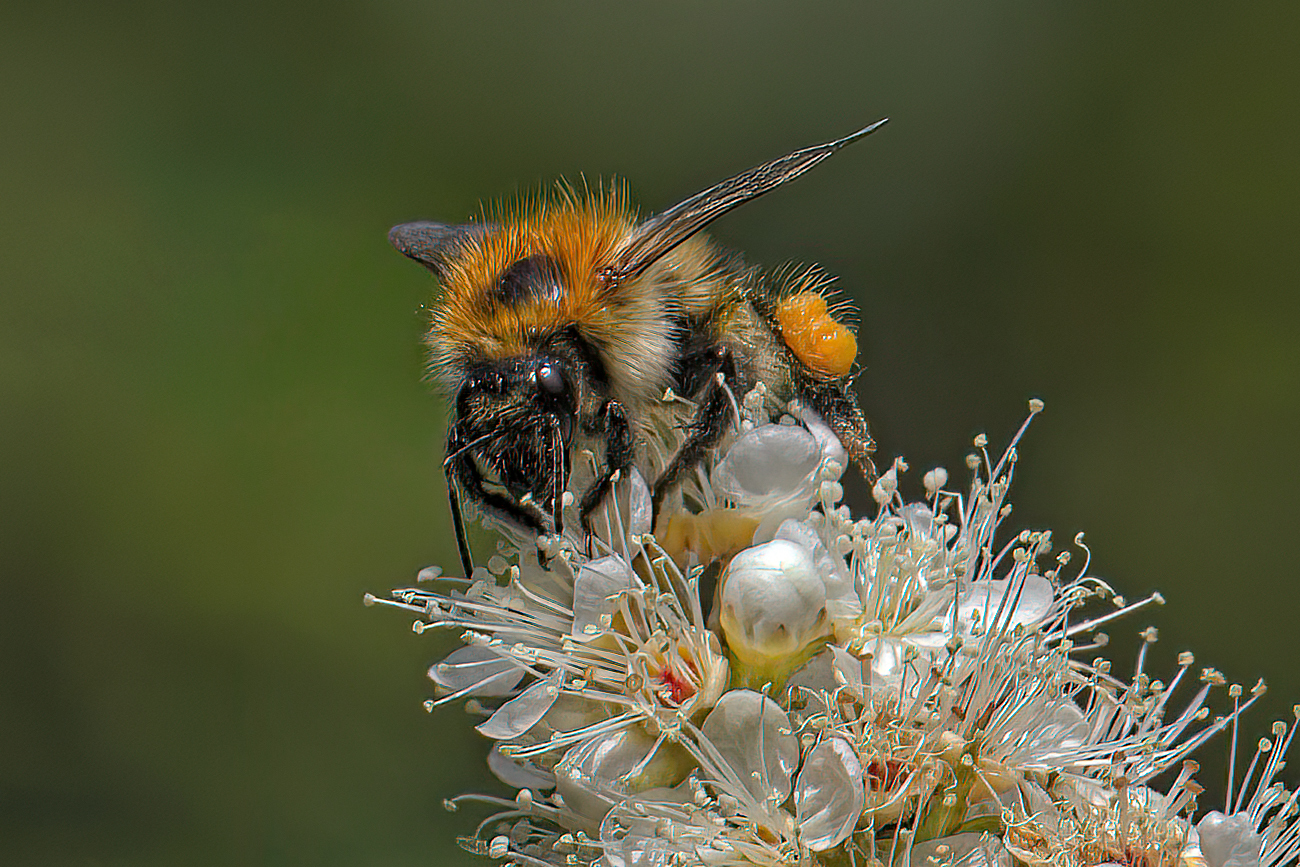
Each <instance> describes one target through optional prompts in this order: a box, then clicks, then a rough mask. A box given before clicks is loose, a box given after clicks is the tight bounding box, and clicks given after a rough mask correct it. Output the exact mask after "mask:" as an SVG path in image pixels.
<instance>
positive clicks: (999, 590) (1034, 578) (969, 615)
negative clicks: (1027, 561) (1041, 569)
mask: <svg viewBox="0 0 1300 867" xmlns="http://www.w3.org/2000/svg"><path fill="white" fill-rule="evenodd" d="M1012 585H1013V582H1012V581H1011V580H1009V579H1001V580H997V581H975V582H972V583H971V586H970V587H969V588H968V589H967V590H966V592H965V593H963V594H962V595H961V597H960V598H959V599H958V600H957V617H958V622H959V623H960V624H961V626H962V629H963V631H964V630H967V629H969V628H970V625H971V624H972V623H973V622H974V620H973V618H974V617H975V616H976V614H977V613H978V616H979V622H980V624H981V625H983V626H985V627H987V626H988V625H989V622H990V621H991V620H992V619H993V618H994V617H997V616H998V607H999V606H1000V605H1001V604H1002V599H1003V597H1004V596H1006V595H1007V593H1009V592H1011V590H1012V589H1013V586H1012ZM1052 593H1053V591H1052V584H1051V582H1050V581H1048V580H1047V579H1046V578H1044V577H1043V576H1042V575H1027V576H1025V584H1024V588H1023V589H1022V590H1021V591H1020V598H1019V599H1018V600H1015V602H1016V605H1015V608H1014V609H1013V610H1011V611H1009V612H1008V611H1007V610H1006V609H1003V611H1002V619H1001V620H1000V621H998V625H999V626H1000V627H1002V628H1007V629H1011V628H1014V627H1016V626H1036V625H1037V624H1038V623H1040V622H1041V621H1042V619H1043V618H1044V617H1046V616H1047V612H1048V611H1050V610H1051V608H1052ZM1011 602H1012V600H1008V601H1007V607H1008V608H1010V606H1011Z"/></svg>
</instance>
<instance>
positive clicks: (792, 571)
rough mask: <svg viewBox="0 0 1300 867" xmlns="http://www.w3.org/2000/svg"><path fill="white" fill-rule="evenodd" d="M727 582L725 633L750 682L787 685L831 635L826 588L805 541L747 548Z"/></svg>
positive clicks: (724, 586) (729, 571) (739, 671)
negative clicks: (803, 543) (789, 678)
mask: <svg viewBox="0 0 1300 867" xmlns="http://www.w3.org/2000/svg"><path fill="white" fill-rule="evenodd" d="M722 581H723V583H722V596H721V603H722V605H721V615H720V622H721V626H722V634H723V635H724V636H725V637H726V639H727V645H728V649H729V650H730V651H731V654H732V656H733V657H734V659H735V660H736V662H737V665H736V667H735V671H736V674H737V675H738V676H739V677H740V679H741V680H742V681H743V682H745V683H748V684H751V685H754V686H758V687H761V686H762V685H763V683H766V682H771V683H773V684H774V685H777V684H779V683H783V682H784V681H785V678H786V677H787V676H788V675H789V674H790V672H792V671H794V669H795V668H797V667H798V666H799V665H802V664H803V663H804V662H806V661H807V660H808V658H809V657H810V656H811V655H812V653H813V652H815V651H816V650H817V649H818V648H820V647H821V645H822V643H823V642H824V640H825V638H826V637H827V636H828V635H829V634H830V621H829V618H828V617H827V615H826V587H825V584H824V583H823V581H822V578H821V576H819V575H818V573H817V566H816V562H815V561H814V560H813V556H812V554H811V553H810V552H809V551H808V550H807V549H806V548H804V547H803V546H802V545H797V544H795V543H794V542H790V541H786V540H784V539H777V540H775V541H772V542H767V543H766V544H763V545H756V546H754V547H753V548H747V549H746V550H744V551H741V552H740V553H739V554H737V555H736V556H735V557H734V558H732V560H731V563H730V565H728V566H727V571H726V574H725V575H724V576H723V579H722Z"/></svg>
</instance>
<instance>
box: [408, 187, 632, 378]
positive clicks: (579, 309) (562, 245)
mask: <svg viewBox="0 0 1300 867" xmlns="http://www.w3.org/2000/svg"><path fill="white" fill-rule="evenodd" d="M633 221H634V217H633V214H632V212H631V210H630V208H629V207H628V206H627V203H626V197H625V196H624V195H623V193H622V192H621V191H619V190H617V189H615V190H612V191H610V192H608V193H605V194H594V195H590V196H586V197H583V198H579V197H578V196H577V195H576V194H574V193H571V192H565V193H564V194H562V195H560V196H558V197H557V198H555V199H537V200H534V201H531V202H526V203H524V204H523V205H522V206H520V207H518V208H517V209H515V210H514V211H512V212H509V213H505V214H503V215H501V219H500V221H499V224H498V227H497V228H496V229H495V230H494V231H490V232H488V233H486V234H485V235H484V236H483V237H481V238H479V239H476V240H474V241H471V242H469V243H468V244H467V245H466V247H465V248H464V250H463V251H462V254H461V255H460V256H459V257H457V258H455V259H453V261H451V262H450V263H449V264H448V267H447V269H446V272H445V274H444V275H443V279H442V284H443V303H442V304H441V305H440V307H439V309H438V311H437V313H435V316H434V320H433V322H432V324H431V328H430V334H429V342H430V343H431V344H433V345H434V346H435V348H436V349H437V351H438V352H439V353H440V354H442V355H445V356H448V357H447V358H437V359H435V363H438V362H440V361H449V360H450V356H454V355H457V354H461V353H465V354H470V353H475V352H482V353H486V354H487V356H488V357H489V358H506V357H510V356H513V355H519V354H521V353H524V352H526V351H527V350H528V348H529V347H530V346H531V345H536V343H537V342H538V341H539V340H540V339H542V338H544V337H545V336H547V335H549V334H553V333H555V332H556V331H559V330H561V329H563V328H565V327H566V326H568V325H571V324H580V323H583V322H587V321H590V320H592V319H593V318H601V317H603V316H604V315H606V314H607V312H609V311H607V310H606V308H608V307H610V306H613V307H617V305H618V299H617V298H616V297H615V298H611V297H609V290H608V289H607V287H606V286H605V285H603V284H602V283H601V281H600V280H599V278H598V276H597V272H598V271H599V269H600V267H601V266H602V265H603V263H604V262H606V261H608V260H609V258H610V257H611V254H612V253H613V252H614V251H615V250H616V249H617V248H618V246H619V245H620V244H621V243H622V242H623V241H624V239H625V238H626V237H627V235H628V233H629V232H630V231H631V228H632V226H633ZM538 254H542V255H545V256H548V257H549V258H550V259H551V260H553V261H554V262H555V263H556V264H557V265H558V266H559V268H560V272H561V276H562V279H563V281H564V291H563V292H561V293H560V295H559V297H558V298H556V299H554V300H552V299H529V300H528V301H526V302H525V303H523V304H518V305H506V304H498V303H495V302H494V301H493V299H492V297H491V293H492V291H493V289H494V287H495V286H496V283H497V281H498V280H499V279H500V277H501V274H502V273H503V272H504V271H505V270H506V269H507V268H508V267H509V266H510V265H511V264H512V263H514V262H517V261H519V260H520V259H523V258H526V257H528V256H533V255H538Z"/></svg>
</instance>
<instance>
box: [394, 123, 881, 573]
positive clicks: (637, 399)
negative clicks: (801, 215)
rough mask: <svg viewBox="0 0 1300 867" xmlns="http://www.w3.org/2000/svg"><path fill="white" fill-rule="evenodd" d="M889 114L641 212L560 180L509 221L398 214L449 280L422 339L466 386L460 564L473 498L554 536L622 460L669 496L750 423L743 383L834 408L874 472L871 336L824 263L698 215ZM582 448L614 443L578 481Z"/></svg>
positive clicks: (738, 200)
mask: <svg viewBox="0 0 1300 867" xmlns="http://www.w3.org/2000/svg"><path fill="white" fill-rule="evenodd" d="M885 120H887V118H886V119H885ZM885 120H881V121H878V122H876V123H874V124H871V125H870V126H867V127H865V128H863V129H861V130H858V131H857V132H855V133H853V134H851V135H848V136H845V137H844V138H841V139H838V140H836V141H832V142H828V143H825V144H821V145H816V146H813V147H809V148H804V149H802V150H798V151H795V152H794V153H791V154H788V155H786V156H783V157H781V158H779V159H776V160H772V161H771V162H767V163H764V164H762V165H760V166H756V167H755V168H752V169H749V170H748V171H745V172H742V173H740V174H738V175H735V176H734V177H731V178H728V179H727V180H725V181H722V182H721V183H719V184H716V185H714V186H712V187H709V188H708V189H706V190H704V191H702V192H699V193H697V194H695V195H693V196H691V197H690V198H687V199H685V200H684V201H682V202H679V203H678V204H676V205H674V206H672V207H670V208H668V209H667V210H664V211H661V212H660V213H657V214H654V215H653V216H651V217H649V218H648V219H645V220H638V219H637V218H636V215H635V213H634V211H633V209H632V208H631V206H630V204H629V203H628V198H627V195H626V192H625V191H624V189H623V188H621V187H617V186H615V187H612V188H610V189H605V190H601V191H598V192H594V193H593V192H586V193H583V194H580V193H577V192H574V191H573V190H571V189H569V188H562V189H561V192H560V193H559V194H557V195H555V196H552V197H548V198H538V199H536V200H533V201H529V202H525V203H524V204H522V205H519V206H516V207H515V208H513V209H507V210H505V211H503V212H502V214H501V216H500V219H498V220H488V219H484V220H482V221H479V222H471V223H466V224H459V225H452V224H444V223H433V222H416V223H404V224H402V225H399V226H396V227H394V228H393V229H392V231H391V232H390V233H389V241H390V242H391V243H392V245H393V246H394V247H396V248H397V250H398V251H400V252H401V253H403V254H404V255H406V256H408V257H410V258H411V259H414V260H415V261H417V262H419V263H420V264H421V265H423V266H425V267H426V268H428V269H429V270H430V271H432V272H433V274H434V275H435V276H436V277H437V279H438V281H439V283H440V284H441V286H442V297H441V300H440V302H439V303H438V304H436V305H435V306H434V308H433V311H432V316H431V323H430V328H429V331H428V335H427V338H426V341H427V343H428V345H429V347H430V365H429V368H430V373H431V375H432V376H433V377H434V378H435V379H436V380H437V381H439V382H440V383H441V384H442V385H443V386H444V387H445V389H446V390H447V391H448V392H449V393H450V394H451V395H453V400H454V417H453V419H452V420H451V423H450V426H449V431H448V435H447V451H446V460H445V462H444V470H445V472H446V475H447V491H448V498H449V500H450V506H451V513H452V520H453V524H454V527H455V532H456V540H457V546H458V549H459V553H460V558H461V565H462V566H463V567H464V569H465V574H466V575H469V574H470V573H471V572H472V571H473V560H472V557H471V554H470V547H469V543H468V539H467V537H466V532H465V521H464V517H463V514H462V499H465V500H469V501H472V502H473V503H474V504H475V505H477V506H478V507H479V508H480V510H484V511H486V512H487V513H489V514H491V515H494V516H496V517H499V518H504V519H506V520H508V521H510V522H512V523H514V524H515V525H518V526H520V527H522V528H525V529H527V530H530V531H536V532H537V533H538V534H546V533H556V534H559V533H562V532H563V529H564V508H565V505H566V504H568V503H571V502H574V501H575V500H576V503H577V506H578V514H579V515H580V517H581V520H582V522H583V525H584V528H585V527H586V526H587V521H588V517H589V515H590V514H591V513H592V511H593V510H595V509H596V508H597V506H599V505H600V504H601V502H602V500H603V499H604V497H605V496H606V494H608V492H609V491H610V490H611V488H612V486H613V484H614V483H615V482H616V481H617V479H618V478H619V477H620V476H621V475H625V474H626V473H627V472H628V471H629V470H630V469H631V468H633V467H638V468H646V469H648V468H650V467H651V465H652V464H653V465H654V466H655V467H656V468H657V469H659V471H658V472H657V473H656V474H655V477H654V481H653V485H652V491H653V496H652V503H653V511H654V512H655V513H658V511H659V506H660V505H661V504H662V502H663V500H664V498H665V496H667V495H668V494H669V493H670V492H671V491H672V490H673V489H674V487H675V486H677V485H679V484H680V483H681V482H682V480H683V479H684V477H686V476H687V475H688V474H689V473H691V472H692V471H693V470H694V468H695V467H696V466H697V465H699V464H700V462H701V461H702V460H703V459H704V458H705V457H706V456H707V455H708V453H709V452H710V450H711V449H714V448H715V447H717V446H718V444H719V443H720V441H721V440H722V439H723V437H724V436H725V434H726V433H727V431H728V430H730V429H731V427H732V426H733V425H734V424H736V423H737V422H738V419H737V417H736V403H735V397H734V395H735V394H736V393H747V392H748V391H749V390H750V389H751V388H753V387H754V386H755V385H756V384H757V383H760V382H761V383H763V384H764V385H765V386H766V389H767V394H768V399H769V401H770V402H772V405H773V406H776V407H778V408H784V406H785V405H786V404H787V403H788V402H789V401H790V400H794V399H797V400H799V401H801V402H803V403H805V404H806V405H808V406H810V407H811V408H812V409H814V410H816V411H817V412H818V413H819V414H821V415H822V416H823V417H824V418H825V419H826V420H827V422H828V424H829V425H830V426H831V429H832V430H833V431H834V432H835V433H836V435H837V436H839V438H840V439H841V441H842V443H843V445H844V447H845V449H846V450H847V452H848V454H849V456H850V458H851V459H853V460H854V461H855V462H856V463H857V464H858V466H859V467H860V468H861V470H862V471H863V473H864V474H865V475H866V476H867V477H868V479H873V478H874V476H875V468H874V466H873V465H872V462H871V455H872V453H873V452H874V451H875V443H874V441H873V440H872V438H871V435H870V433H869V432H868V429H867V422H866V419H865V417H864V415H863V413H862V410H861V409H860V408H859V406H858V402H857V400H856V398H855V397H854V395H853V392H852V390H851V384H852V375H853V372H854V370H855V360H856V358H857V342H856V338H855V336H854V334H853V331H852V330H851V329H850V328H849V327H848V326H847V325H846V324H845V322H844V319H845V316H844V313H845V312H846V308H847V305H840V306H837V307H834V308H828V306H827V301H826V297H825V289H826V286H827V285H828V283H829V281H828V280H827V279H826V278H825V277H824V275H821V274H820V272H817V271H816V270H808V271H804V272H800V273H796V272H790V271H786V272H784V273H779V274H776V275H772V274H765V273H764V272H762V271H760V270H759V269H756V268H752V267H748V266H746V265H745V264H744V263H743V261H742V260H741V259H740V257H739V256H737V255H735V254H730V253H726V252H723V251H722V250H720V249H718V248H717V247H715V246H714V245H713V244H712V243H711V242H710V241H709V240H708V239H707V238H706V237H705V236H704V235H703V234H701V233H700V232H701V230H702V229H703V228H704V227H705V226H707V225H708V224H709V223H711V222H712V221H713V220H715V219H717V218H718V217H720V216H722V215H723V214H725V213H727V212H728V211H730V210H732V209H733V208H736V207H738V206H739V205H742V204H744V203H745V202H748V201H750V200H751V199H754V198H757V197H758V196H761V195H763V194H764V193H766V192H769V191H771V190H773V189H775V188H777V187H779V186H781V185H782V184H785V183H787V182H789V181H791V180H794V179H795V178H797V177H799V176H800V175H802V174H803V173H804V172H806V171H808V170H809V169H811V168H812V167H814V166H816V165H817V164H818V163H820V162H822V161H823V160H824V159H826V158H827V157H829V156H830V155H831V154H833V153H835V152H836V151H838V150H840V149H841V148H843V147H844V146H845V145H848V144H850V143H852V142H855V141H858V140H860V139H862V138H864V137H866V136H867V135H869V134H871V133H872V132H875V131H876V130H877V129H879V128H880V126H881V125H883V124H884V123H885ZM669 389H671V392H672V393H673V394H675V395H677V396H679V397H681V398H685V399H686V401H685V402H684V403H685V405H687V406H689V407H691V409H690V413H689V416H688V417H687V418H685V419H684V423H683V424H682V425H681V426H680V427H681V433H680V436H679V437H678V438H677V439H676V441H675V443H676V445H677V448H676V452H675V454H672V455H671V456H670V457H665V458H664V460H662V461H658V462H653V461H650V459H649V457H648V454H647V452H648V448H647V443H648V441H649V440H650V439H651V438H652V437H653V431H654V428H655V425H656V424H659V423H661V422H662V418H663V412H664V410H663V407H664V406H665V405H666V402H665V400H664V395H665V394H666V393H667V391H668V390H669ZM578 449H584V450H585V449H591V452H592V454H593V455H596V454H599V456H600V458H599V459H598V460H597V461H596V462H595V464H594V467H593V469H592V470H591V472H590V473H589V475H590V478H589V479H587V480H586V481H585V483H584V484H583V486H582V490H581V491H576V490H575V491H570V485H571V480H572V479H573V478H574V472H573V464H574V458H573V456H574V454H575V452H576V451H577V450H578Z"/></svg>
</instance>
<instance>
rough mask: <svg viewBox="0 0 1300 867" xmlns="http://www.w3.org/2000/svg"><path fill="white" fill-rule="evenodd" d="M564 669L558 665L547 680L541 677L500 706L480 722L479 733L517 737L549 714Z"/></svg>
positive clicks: (500, 738)
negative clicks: (485, 719) (484, 720)
mask: <svg viewBox="0 0 1300 867" xmlns="http://www.w3.org/2000/svg"><path fill="white" fill-rule="evenodd" d="M563 678H564V669H562V668H557V669H556V670H555V671H553V672H551V674H550V675H549V676H548V677H547V678H546V679H545V680H539V681H537V683H534V684H533V685H532V686H530V687H528V689H526V690H524V691H523V692H521V693H519V695H517V696H515V697H514V698H512V699H510V701H508V702H506V703H505V704H503V705H501V707H499V708H497V712H496V713H494V714H492V716H490V717H488V719H487V721H486V722H484V723H481V724H479V725H478V726H477V728H478V730H479V733H480V734H482V735H484V736H486V737H489V738H492V740H494V741H508V740H510V739H512V738H517V737H519V736H520V735H521V734H523V733H524V732H526V731H528V730H529V729H530V728H532V727H533V726H535V725H536V724H537V721H538V720H540V719H541V718H542V717H544V716H546V712H547V711H548V710H550V709H551V705H553V704H555V699H556V697H557V696H559V694H560V682H561V681H562V680H563Z"/></svg>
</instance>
